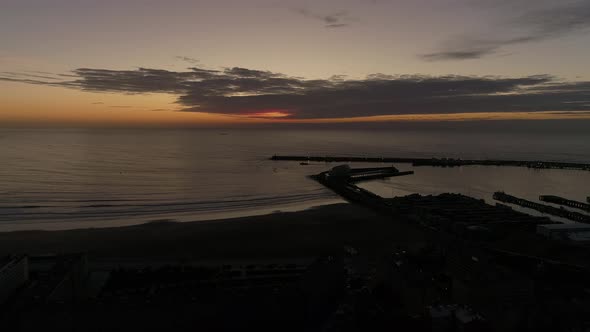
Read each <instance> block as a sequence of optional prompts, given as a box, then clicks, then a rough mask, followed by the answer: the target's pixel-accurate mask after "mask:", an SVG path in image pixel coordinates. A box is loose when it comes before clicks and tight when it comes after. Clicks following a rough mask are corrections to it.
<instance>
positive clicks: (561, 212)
mask: <svg viewBox="0 0 590 332" xmlns="http://www.w3.org/2000/svg"><path fill="white" fill-rule="evenodd" d="M493 197H494V199H495V200H497V201H500V202H504V203H510V204H515V205H519V206H522V207H526V208H529V209H533V210H537V211H539V212H542V213H546V214H550V215H553V216H557V217H562V218H566V219H569V220H573V221H577V222H581V223H586V224H590V216H589V215H586V214H582V213H578V212H573V211H570V210H566V209H564V208H557V207H554V206H551V205H545V204H541V203H536V202H532V201H529V200H526V199H524V198H520V197H516V196H512V195H509V194H506V193H504V192H501V191H497V192H495V193H494V196H493Z"/></svg>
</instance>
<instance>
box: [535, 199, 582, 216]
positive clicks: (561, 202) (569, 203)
mask: <svg viewBox="0 0 590 332" xmlns="http://www.w3.org/2000/svg"><path fill="white" fill-rule="evenodd" d="M539 200H540V201H543V202H548V203H554V204H559V205H565V206H569V207H573V208H576V209H580V210H584V211H588V212H590V204H586V203H583V202H578V201H574V200H571V199H567V198H563V197H559V196H553V195H541V196H539Z"/></svg>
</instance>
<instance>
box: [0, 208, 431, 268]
mask: <svg viewBox="0 0 590 332" xmlns="http://www.w3.org/2000/svg"><path fill="white" fill-rule="evenodd" d="M423 236H424V235H423V234H422V232H421V231H420V230H419V229H418V228H416V227H412V226H411V225H409V224H407V223H405V222H399V221H395V220H392V219H391V218H387V217H383V216H380V215H377V214H376V213H375V212H373V211H371V210H368V209H366V208H363V207H359V206H356V205H352V204H347V203H342V204H333V205H326V206H320V207H315V208H311V209H308V210H304V211H298V212H279V213H273V214H269V215H262V216H252V217H243V218H234V219H225V220H215V221H196V222H168V221H157V222H152V223H148V224H143V225H135V226H126V227H117V228H90V229H76V230H66V231H17V232H6V233H0V255H6V254H30V255H39V254H51V253H73V252H86V253H88V255H89V257H91V258H105V259H109V258H112V259H162V260H167V259H174V260H216V259H220V260H232V259H236V260H238V259H272V258H288V257H293V258H295V257H312V256H318V255H328V254H332V253H339V252H342V248H343V247H344V246H352V247H355V248H358V249H360V250H362V251H364V252H365V253H370V252H377V251H383V250H389V248H394V247H395V246H398V245H415V244H417V243H420V242H422V241H423V240H424V238H423Z"/></svg>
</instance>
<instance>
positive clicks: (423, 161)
mask: <svg viewBox="0 0 590 332" xmlns="http://www.w3.org/2000/svg"><path fill="white" fill-rule="evenodd" d="M270 160H275V161H300V162H327V163H330V162H340V163H341V162H359V163H361V162H362V163H404V164H412V166H416V167H417V166H431V167H460V166H476V165H477V166H513V167H527V168H532V169H568V170H582V171H590V164H584V163H569V162H556V161H530V160H528V161H527V160H496V159H481V160H479V159H455V158H402V157H354V156H288V155H274V156H272V157H271V158H270Z"/></svg>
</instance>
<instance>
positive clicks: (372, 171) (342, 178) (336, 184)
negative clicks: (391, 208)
mask: <svg viewBox="0 0 590 332" xmlns="http://www.w3.org/2000/svg"><path fill="white" fill-rule="evenodd" d="M410 174H414V172H412V171H407V172H400V171H399V170H398V169H397V168H395V167H393V166H390V167H375V168H355V169H353V168H350V167H349V166H348V165H340V166H336V167H334V168H332V169H331V170H329V171H325V172H322V173H320V174H317V175H313V176H311V178H313V179H315V180H316V181H318V182H319V183H321V184H323V185H324V186H326V187H328V188H330V189H332V190H333V191H334V192H335V193H337V194H338V195H340V196H342V197H343V198H344V199H346V200H348V201H351V202H355V203H360V204H362V205H366V206H369V207H371V208H374V209H378V210H381V209H384V208H385V209H386V208H387V204H386V202H385V200H384V199H383V197H381V196H379V195H376V194H374V193H372V192H370V191H368V190H365V189H363V188H360V187H358V186H356V185H355V183H359V182H362V181H369V180H377V179H384V178H389V177H394V176H404V175H410Z"/></svg>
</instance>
